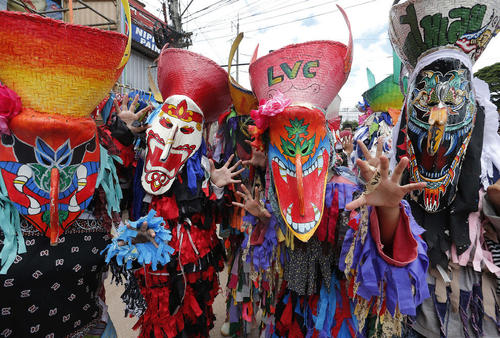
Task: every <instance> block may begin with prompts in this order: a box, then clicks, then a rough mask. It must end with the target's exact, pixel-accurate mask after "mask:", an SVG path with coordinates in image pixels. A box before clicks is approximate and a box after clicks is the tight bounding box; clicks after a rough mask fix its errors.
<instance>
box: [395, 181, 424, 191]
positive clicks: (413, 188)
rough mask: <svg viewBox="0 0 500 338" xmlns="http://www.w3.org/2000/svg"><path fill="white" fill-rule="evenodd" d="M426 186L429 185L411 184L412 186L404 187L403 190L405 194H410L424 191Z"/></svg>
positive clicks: (422, 183)
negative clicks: (415, 191)
mask: <svg viewBox="0 0 500 338" xmlns="http://www.w3.org/2000/svg"><path fill="white" fill-rule="evenodd" d="M426 186H427V183H425V182H421V183H410V184H407V185H404V186H402V187H401V188H403V191H404V192H405V194H408V193H410V192H412V191H414V190H422V189H424V188H425V187H426Z"/></svg>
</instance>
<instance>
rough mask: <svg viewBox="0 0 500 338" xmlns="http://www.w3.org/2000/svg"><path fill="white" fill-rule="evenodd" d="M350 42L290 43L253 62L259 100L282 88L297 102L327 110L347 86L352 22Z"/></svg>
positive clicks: (251, 73) (285, 94) (251, 80)
mask: <svg viewBox="0 0 500 338" xmlns="http://www.w3.org/2000/svg"><path fill="white" fill-rule="evenodd" d="M339 10H340V11H341V13H342V15H343V16H344V19H345V21H346V23H347V26H348V28H349V43H348V45H347V46H346V45H344V44H343V43H340V42H336V41H327V40H324V41H310V42H304V43H299V44H294V45H288V46H286V47H283V48H281V49H278V50H276V51H274V52H271V53H269V54H267V55H265V56H263V57H260V58H258V59H257V60H256V61H255V62H252V64H250V71H249V72H250V82H251V84H252V89H253V91H254V93H255V95H256V96H257V99H259V100H261V99H270V98H272V97H273V96H274V95H275V94H276V93H277V92H278V91H279V92H281V93H283V94H284V96H285V97H286V98H288V99H290V100H291V101H292V105H294V104H299V103H303V104H308V105H312V106H315V107H318V108H321V109H323V110H326V108H327V107H328V105H329V104H330V103H331V102H332V100H333V99H334V98H335V96H336V95H337V94H338V92H339V91H340V88H342V86H343V85H344V83H345V81H346V80H347V77H348V76H349V72H350V70H351V64H352V35H351V25H350V23H349V20H348V18H347V15H346V14H345V12H344V10H343V9H342V8H340V7H339Z"/></svg>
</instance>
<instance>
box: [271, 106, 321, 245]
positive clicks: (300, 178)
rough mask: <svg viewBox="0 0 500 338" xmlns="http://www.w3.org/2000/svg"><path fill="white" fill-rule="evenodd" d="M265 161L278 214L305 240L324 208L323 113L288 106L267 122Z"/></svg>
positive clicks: (309, 236)
mask: <svg viewBox="0 0 500 338" xmlns="http://www.w3.org/2000/svg"><path fill="white" fill-rule="evenodd" d="M269 137H270V141H269V146H268V160H269V168H270V170H271V172H272V177H273V183H274V189H275V192H276V196H277V199H278V204H279V208H280V212H281V215H282V217H283V219H284V220H285V222H286V224H287V225H288V227H289V228H290V230H291V231H292V232H293V234H294V235H295V236H296V237H297V238H298V239H300V240H302V241H308V240H309V238H311V236H312V235H313V234H314V232H315V231H316V228H317V227H318V225H319V223H320V220H321V216H322V214H323V209H324V199H325V188H326V179H327V177H328V175H327V173H328V166H329V158H330V152H331V148H330V141H329V139H328V135H327V129H326V120H325V114H324V112H322V111H321V110H319V109H317V108H306V107H302V106H289V107H287V108H285V110H284V111H283V112H281V113H280V114H278V115H276V116H274V117H272V118H271V119H270V121H269Z"/></svg>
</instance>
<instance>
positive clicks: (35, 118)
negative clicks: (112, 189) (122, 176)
mask: <svg viewBox="0 0 500 338" xmlns="http://www.w3.org/2000/svg"><path fill="white" fill-rule="evenodd" d="M127 46H128V44H127V37H126V36H125V35H122V34H119V33H115V32H109V31H103V30H99V29H96V28H90V27H85V26H79V25H72V24H67V23H64V22H62V21H57V20H53V19H49V18H43V17H40V16H37V15H32V14H26V13H18V12H6V11H0V81H1V82H2V83H3V84H4V85H5V86H6V87H7V88H9V90H12V91H14V92H16V93H17V95H18V96H19V97H20V98H21V101H22V110H21V112H20V113H19V114H18V115H16V116H15V117H13V118H12V119H11V120H10V121H9V129H10V132H11V135H2V142H1V143H0V176H1V179H2V180H3V182H4V184H5V187H6V190H7V193H8V197H9V199H10V200H11V201H12V203H14V205H15V206H16V208H17V210H18V211H19V213H20V214H21V215H23V217H25V218H26V219H27V220H28V221H29V222H30V223H31V224H33V225H34V226H36V227H37V228H38V229H39V230H40V231H41V232H42V233H44V234H45V235H46V236H48V237H50V241H51V244H53V245H55V244H57V243H58V237H59V236H60V235H61V234H62V233H63V232H64V230H66V229H67V228H68V227H69V226H70V225H71V224H72V222H73V221H75V220H76V219H77V218H78V216H79V215H80V214H81V213H82V212H83V211H84V210H85V209H86V208H87V206H88V205H89V203H90V201H91V200H92V197H93V195H94V191H95V186H96V183H97V176H98V172H99V165H100V164H99V163H100V147H99V141H98V138H97V129H96V124H95V122H94V120H93V119H91V118H90V116H89V115H90V114H91V113H92V111H93V110H94V109H95V107H96V106H97V105H98V104H99V102H101V100H102V99H103V98H104V97H105V96H106V94H107V93H108V91H109V90H110V89H111V87H112V86H113V84H114V83H115V81H116V80H117V79H118V77H119V76H120V74H121V71H122V69H123V66H124V64H125V63H126V60H127V56H128V53H125V51H126V50H128V47H127ZM124 54H126V55H124ZM4 90H5V89H4Z"/></svg>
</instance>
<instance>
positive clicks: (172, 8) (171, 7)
mask: <svg viewBox="0 0 500 338" xmlns="http://www.w3.org/2000/svg"><path fill="white" fill-rule="evenodd" d="M179 9H180V7H179V0H168V13H169V15H170V20H171V21H172V24H173V25H174V29H175V30H176V31H177V32H182V24H181V15H180V13H179Z"/></svg>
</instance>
